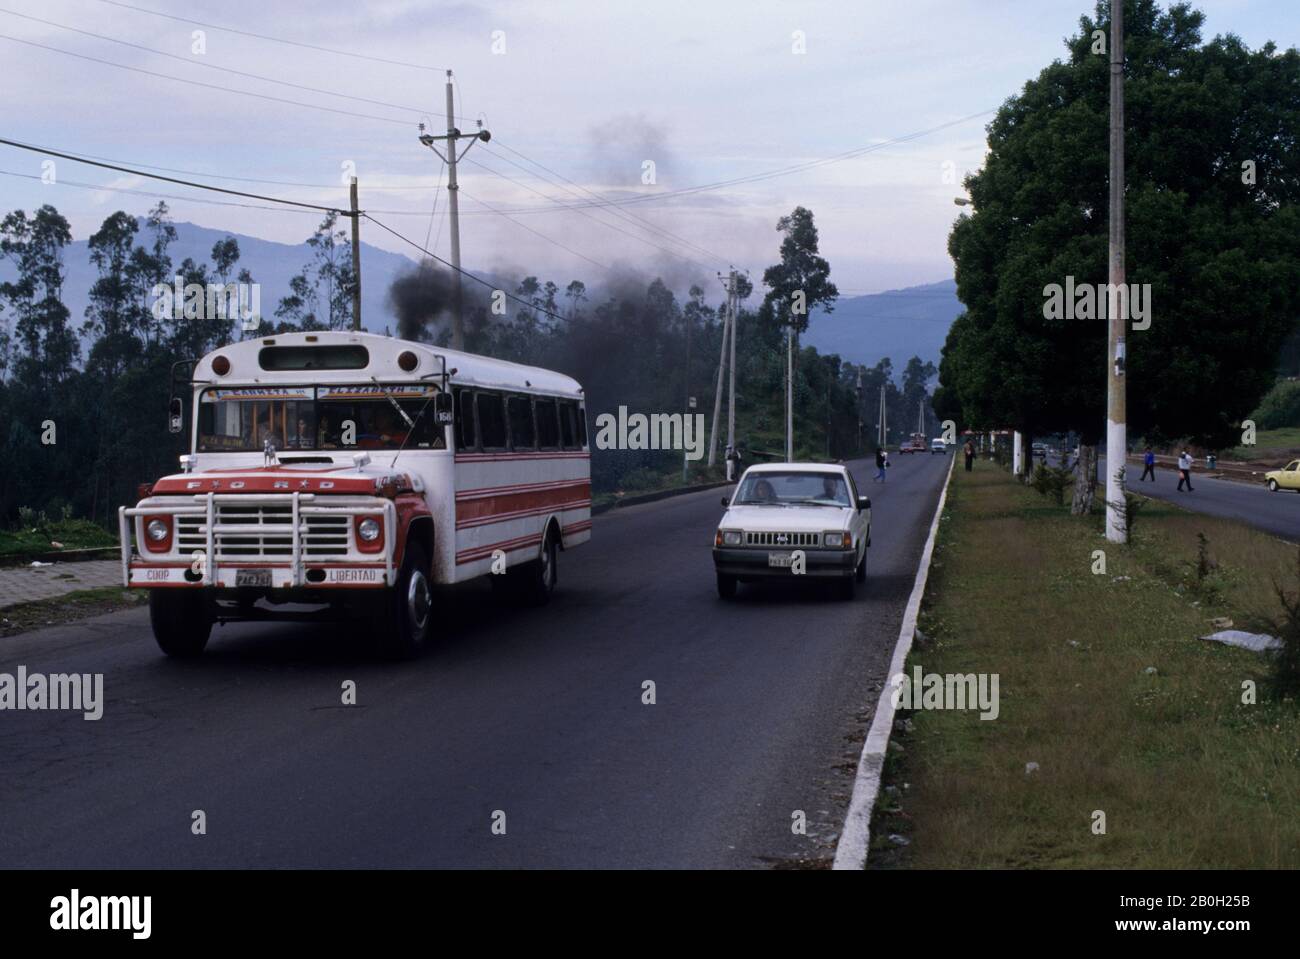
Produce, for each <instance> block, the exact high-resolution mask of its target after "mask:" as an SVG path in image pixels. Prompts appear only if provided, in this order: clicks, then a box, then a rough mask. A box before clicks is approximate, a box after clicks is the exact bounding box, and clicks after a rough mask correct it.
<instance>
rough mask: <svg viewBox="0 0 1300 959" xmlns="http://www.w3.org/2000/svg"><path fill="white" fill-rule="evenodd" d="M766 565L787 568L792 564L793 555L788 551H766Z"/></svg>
mask: <svg viewBox="0 0 1300 959" xmlns="http://www.w3.org/2000/svg"><path fill="white" fill-rule="evenodd" d="M767 565H768V566H779V567H781V568H782V569H789V568H790V567H791V566H793V565H794V557H793V556H792V555H791V554H790V553H768V554H767Z"/></svg>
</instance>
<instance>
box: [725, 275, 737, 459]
mask: <svg viewBox="0 0 1300 959" xmlns="http://www.w3.org/2000/svg"><path fill="white" fill-rule="evenodd" d="M727 305H728V306H729V307H730V313H731V358H730V359H729V360H728V362H727V365H728V367H730V373H729V378H730V380H731V397H730V399H728V401H727V479H729V480H730V479H735V477H733V476H732V475H731V474H732V470H733V469H734V468H735V460H734V459H733V457H732V454H733V453H734V452H735V449H736V327H737V325H738V324H739V321H740V287H739V285H738V284H737V278H736V271H735V270H732V271H731V272H730V273H728V274H727Z"/></svg>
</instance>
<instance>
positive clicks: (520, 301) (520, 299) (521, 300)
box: [361, 213, 565, 321]
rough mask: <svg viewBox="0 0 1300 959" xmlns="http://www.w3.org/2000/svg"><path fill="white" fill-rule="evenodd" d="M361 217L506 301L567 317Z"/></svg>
mask: <svg viewBox="0 0 1300 959" xmlns="http://www.w3.org/2000/svg"><path fill="white" fill-rule="evenodd" d="M361 215H362V216H364V217H365V218H366V219H367V220H369V221H370V222H371V223H373V224H374V225H375V226H377V227H379V228H380V229H381V230H383V231H384V232H386V233H391V234H392V235H393V236H395V237H397V239H399V240H401V241H402V242H403V243H406V244H408V245H410V246H412V247H414V248H415V249H417V250H419V251H420V252H421V253H423V254H424V255H425V256H427V257H429V259H431V260H436V261H437V262H439V263H441V264H442V265H443V266H445V267H447V268H448V269H449V270H454V271H455V272H457V273H459V274H460V275H461V276H463V277H465V278H466V279H467V280H473V281H474V282H475V283H478V284H479V285H480V286H484V287H487V289H489V290H492V291H493V292H500V293H501V294H502V295H503V296H505V298H506V299H508V300H514V301H515V302H516V303H518V304H520V305H521V306H526V307H528V309H530V310H536V311H537V312H538V313H542V314H544V315H546V316H549V317H551V318H552V319H555V320H560V321H563V320H564V319H565V317H563V316H561V315H560V314H559V313H555V312H552V311H551V310H548V309H546V308H545V307H541V306H538V305H537V304H536V303H530V302H529V301H528V300H525V299H524V298H523V297H521V296H516V295H515V294H514V293H511V292H509V291H508V290H503V289H501V288H500V287H499V286H497V285H496V284H495V283H492V282H490V281H488V280H485V279H483V278H482V277H481V276H477V275H475V274H473V273H471V272H470V271H469V270H465V269H462V268H461V267H458V266H453V265H452V263H451V262H450V261H449V260H444V259H443V258H442V257H440V256H438V254H436V253H433V252H431V251H429V250H427V249H425V248H424V247H422V246H420V244H418V243H416V242H415V241H414V240H412V239H410V238H409V237H406V236H403V235H402V234H401V233H398V232H397V231H396V230H394V229H393V228H392V227H391V226H388V225H387V224H386V223H384V222H382V221H381V220H376V219H375V218H374V217H373V216H371V215H370V214H369V213H362V214H361Z"/></svg>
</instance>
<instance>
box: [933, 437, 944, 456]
mask: <svg viewBox="0 0 1300 959" xmlns="http://www.w3.org/2000/svg"><path fill="white" fill-rule="evenodd" d="M930 452H931V453H947V452H948V444H947V443H945V442H944V441H943V439H942V437H935V438H934V439H932V440H930Z"/></svg>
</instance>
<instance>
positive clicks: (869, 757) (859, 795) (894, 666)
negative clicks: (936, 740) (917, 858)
mask: <svg viewBox="0 0 1300 959" xmlns="http://www.w3.org/2000/svg"><path fill="white" fill-rule="evenodd" d="M957 455H958V453H954V455H953V457H952V465H951V466H949V468H948V478H947V479H945V480H944V481H943V490H942V491H941V492H940V493H939V505H938V506H936V507H935V509H934V519H933V520H931V521H930V536H929V538H928V539H926V541H925V549H924V550H922V552H921V562H920V565H918V566H917V569H916V582H915V583H914V584H913V586H912V595H911V596H910V597H909V598H908V600H907V609H906V610H905V611H904V613H903V626H902V628H901V629H900V630H899V632H898V643H897V644H896V645H895V646H894V658H893V659H892V660H890V663H889V672H888V673H887V674H886V676H887V678H886V681H885V686H884V688H882V689H881V691H880V699H879V700H878V701H877V703H876V714H875V716H874V717H873V718H872V720H871V728H870V729H869V730H868V731H867V739H866V742H864V743H863V744H862V756H861V757H860V758H859V759H858V773H857V777H856V778H855V779H854V782H853V797H852V798H851V799H850V800H849V811H848V815H846V816H845V817H844V828H843V829H842V830H840V839H839V842H838V843H837V844H836V846H835V862H834V863H833V864H832V866H831V868H832V869H862V868H863V867H864V866H866V864H867V846H868V844H869V842H870V840H871V811H872V809H874V808H875V805H876V796H877V794H878V793H879V792H880V773H881V770H882V768H883V767H884V764H885V750H886V749H887V748H888V747H889V733H890V730H892V729H893V727H894V697H893V695H892V690H891V689H890V685H889V678H890V677H893V676H897V675H899V674H900V673H902V672H903V668H904V666H905V665H906V664H907V654H908V653H910V652H911V651H912V640H913V638H914V637H915V636H916V618H917V616H918V615H919V614H920V612H921V597H922V596H924V595H925V581H926V579H927V578H928V577H929V575H930V557H931V556H932V555H933V554H934V540H935V536H936V534H937V533H938V532H939V517H940V516H942V515H943V504H944V503H945V502H946V501H947V499H948V484H949V483H950V482H952V474H953V470H955V469H956V468H957Z"/></svg>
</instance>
